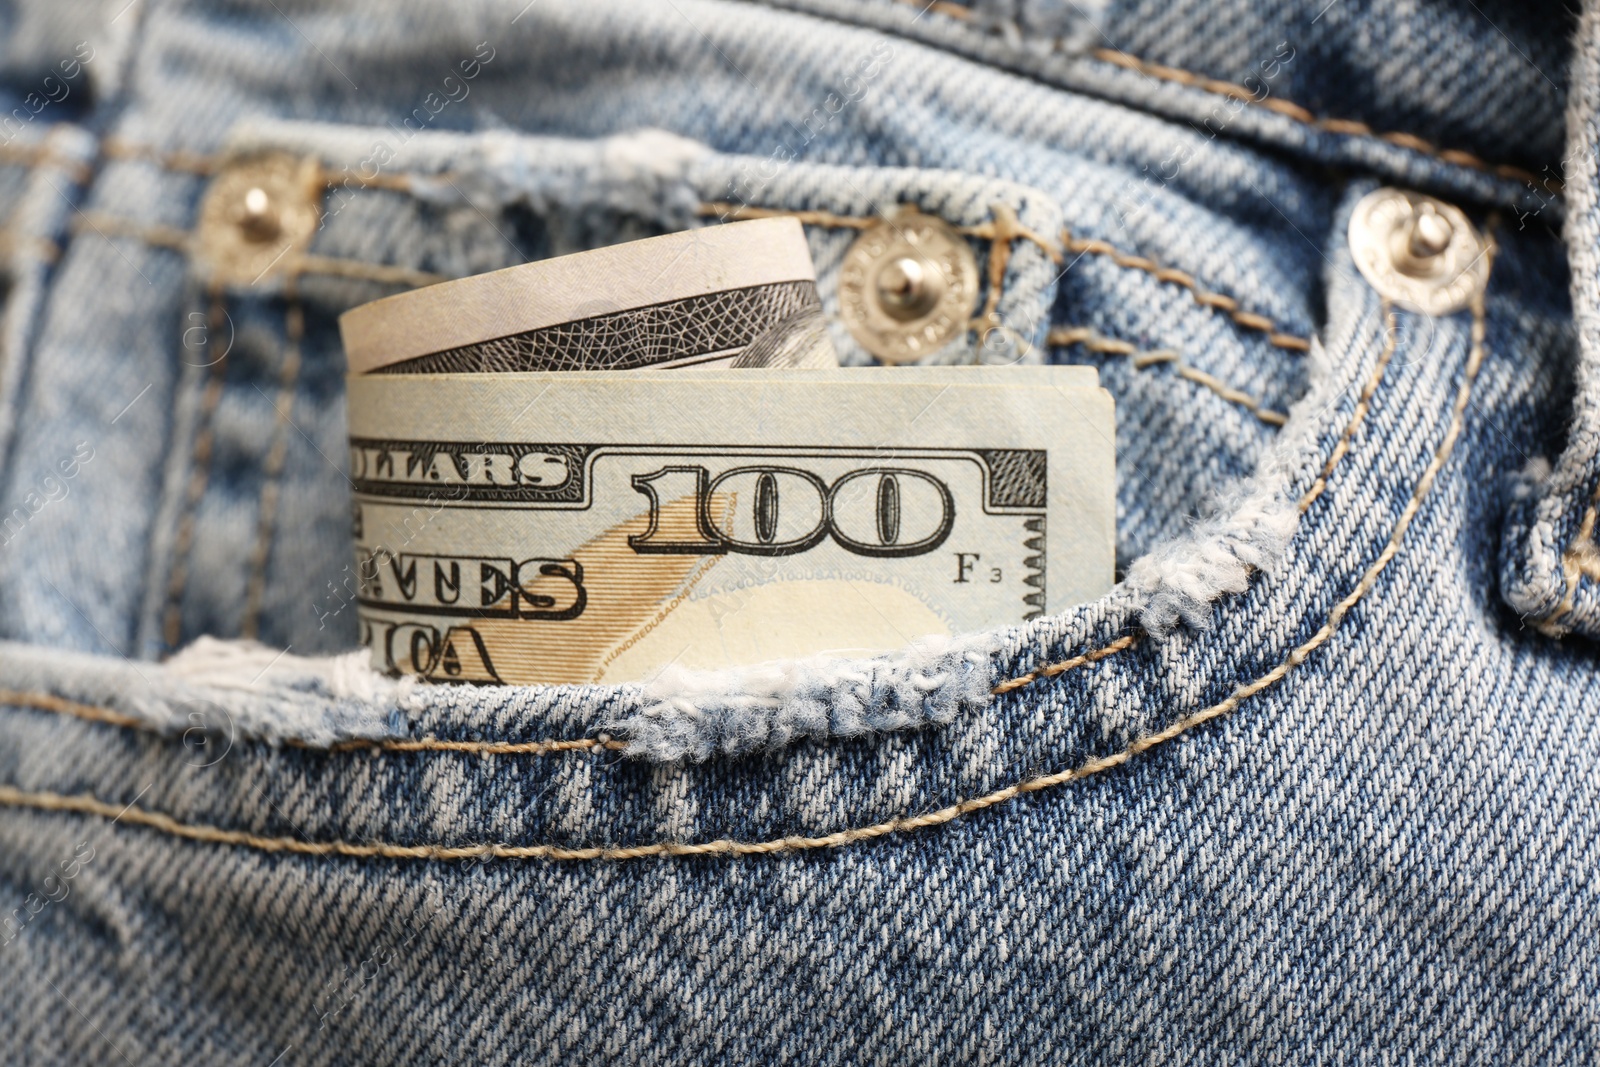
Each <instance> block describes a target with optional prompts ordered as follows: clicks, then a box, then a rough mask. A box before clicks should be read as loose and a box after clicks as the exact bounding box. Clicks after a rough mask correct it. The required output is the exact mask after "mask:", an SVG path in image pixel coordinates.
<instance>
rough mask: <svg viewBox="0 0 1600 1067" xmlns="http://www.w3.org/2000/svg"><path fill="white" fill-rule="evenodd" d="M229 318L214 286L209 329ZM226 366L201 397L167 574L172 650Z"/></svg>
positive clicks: (214, 369)
mask: <svg viewBox="0 0 1600 1067" xmlns="http://www.w3.org/2000/svg"><path fill="white" fill-rule="evenodd" d="M226 316H227V308H226V307H225V306H224V305H223V296H222V290H221V289H220V288H218V287H215V286H213V287H212V289H211V307H210V311H209V313H208V315H207V329H208V330H209V331H210V333H211V334H212V335H213V336H216V335H218V334H220V333H221V331H222V327H223V321H224V319H225V318H226ZM226 363H227V361H226V360H224V359H218V360H215V361H213V362H212V364H211V366H210V368H209V373H208V374H207V375H206V387H205V392H204V393H203V394H202V396H201V401H200V425H199V426H198V427H196V429H195V435H194V444H193V450H192V451H191V453H190V457H189V482H188V485H187V486H186V487H185V490H184V498H183V507H182V513H181V515H180V516H179V519H178V533H177V536H176V538H175V539H174V542H173V546H172V569H171V570H170V571H169V572H168V574H167V597H166V605H165V608H164V611H163V616H162V624H161V635H162V640H163V641H164V642H165V643H166V645H167V647H168V648H177V647H178V642H179V641H180V640H181V639H182V637H183V590H184V587H185V585H187V584H188V579H189V548H190V546H191V545H192V544H193V543H194V526H195V510H196V509H197V508H198V507H199V506H200V498H201V497H203V496H205V492H206V483H207V482H208V481H209V480H210V478H211V450H212V446H213V444H214V442H215V437H216V434H215V425H214V422H215V420H214V416H215V415H216V411H217V404H218V403H219V402H220V401H221V400H222V382H223V377H224V374H225V371H224V367H225V365H226Z"/></svg>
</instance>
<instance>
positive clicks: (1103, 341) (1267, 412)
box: [1045, 326, 1289, 426]
mask: <svg viewBox="0 0 1600 1067" xmlns="http://www.w3.org/2000/svg"><path fill="white" fill-rule="evenodd" d="M1045 343H1046V344H1049V345H1055V346H1059V347H1066V346H1068V345H1082V346H1083V347H1084V348H1087V349H1088V350H1089V351H1091V352H1097V353H1101V354H1103V355H1112V356H1128V357H1129V358H1130V359H1131V361H1132V363H1133V366H1134V369H1135V370H1144V369H1145V368H1146V367H1154V366H1156V365H1157V364H1161V363H1168V364H1171V365H1172V369H1173V372H1174V373H1175V374H1177V375H1178V376H1179V377H1180V378H1184V379H1186V380H1187V381H1191V382H1194V383H1195V384H1196V385H1203V386H1205V387H1206V388H1207V389H1209V390H1211V391H1212V392H1213V393H1216V394H1217V395H1218V396H1220V397H1221V398H1222V399H1224V400H1227V401H1230V402H1231V403H1234V404H1238V405H1239V406H1240V407H1242V408H1244V409H1245V410H1246V411H1248V412H1249V413H1250V414H1252V415H1254V416H1255V417H1256V418H1258V419H1260V420H1261V421H1262V422H1264V423H1266V424H1267V425H1268V426H1282V425H1284V424H1285V423H1287V422H1288V421H1289V416H1287V415H1285V414H1284V413H1283V412H1281V411H1274V410H1272V409H1271V408H1268V407H1264V406H1263V403H1262V400H1261V398H1260V397H1257V396H1253V395H1252V394H1250V393H1247V392H1245V391H1243V390H1242V389H1236V388H1234V387H1233V386H1231V385H1229V384H1227V383H1226V382H1224V381H1222V380H1221V379H1220V378H1217V377H1216V376H1215V375H1212V374H1208V373H1206V372H1205V371H1203V370H1200V369H1199V368H1198V367H1193V366H1190V365H1189V364H1188V363H1186V362H1184V359H1183V356H1182V355H1181V354H1180V353H1178V352H1177V351H1176V350H1175V349H1171V348H1158V349H1150V350H1144V349H1140V348H1139V347H1138V346H1136V345H1134V344H1131V343H1130V342H1128V341H1118V340H1115V339H1113V338H1110V337H1106V336H1104V335H1103V334H1101V333H1100V332H1099V331H1097V330H1095V329H1093V328H1092V327H1089V326H1062V327H1058V328H1056V329H1053V330H1051V331H1050V332H1049V333H1048V334H1047V335H1046V336H1045Z"/></svg>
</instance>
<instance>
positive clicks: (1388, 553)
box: [0, 238, 1494, 860]
mask: <svg viewBox="0 0 1600 1067" xmlns="http://www.w3.org/2000/svg"><path fill="white" fill-rule="evenodd" d="M1493 253H1494V244H1493V239H1492V238H1491V239H1490V244H1489V251H1488V254H1489V255H1490V256H1491V257H1492V256H1493ZM1486 318H1487V315H1486V311H1485V303H1484V294H1483V293H1482V292H1479V293H1478V294H1477V295H1476V296H1475V297H1474V298H1473V301H1472V343H1471V348H1470V351H1469V352H1468V354H1467V361H1466V366H1465V367H1464V368H1463V372H1462V380H1461V385H1460V387H1459V388H1458V389H1457V390H1456V398H1455V403H1454V405H1453V406H1452V408H1451V413H1450V423H1449V427H1448V428H1447V429H1446V431H1445V435H1444V439H1443V440H1442V441H1440V442H1439V445H1438V447H1437V448H1436V449H1435V450H1434V454H1433V458H1432V459H1431V460H1430V461H1429V462H1428V466H1427V467H1426V468H1425V469H1424V470H1423V472H1422V476H1421V477H1420V478H1419V479H1418V480H1417V484H1416V485H1415V487H1414V488H1413V489H1412V492H1411V499H1410V500H1408V501H1407V502H1406V505H1405V507H1404V508H1403V509H1402V510H1401V513H1400V517H1399V518H1398V519H1397V520H1396V521H1395V526H1394V529H1393V531H1392V532H1391V533H1390V535H1389V540H1388V542H1387V543H1386V544H1385V545H1384V547H1383V549H1382V551H1380V552H1379V553H1378V556H1377V558H1376V559H1374V560H1373V561H1372V562H1371V563H1370V564H1368V566H1367V569H1366V570H1365V571H1364V572H1363V573H1362V575H1361V578H1360V579H1359V580H1358V581H1357V582H1356V585H1355V587H1354V588H1353V589H1351V591H1350V592H1349V593H1348V594H1346V596H1345V597H1344V599H1343V600H1341V601H1339V603H1338V604H1336V605H1334V607H1333V610H1332V611H1331V612H1329V614H1328V618H1327V621H1326V622H1324V623H1323V624H1322V626H1321V627H1320V628H1319V629H1318V630H1317V631H1316V632H1315V633H1314V634H1312V635H1311V636H1310V637H1308V638H1307V639H1306V640H1305V641H1303V642H1301V644H1299V645H1298V646H1296V647H1295V648H1294V649H1293V650H1291V651H1290V652H1289V654H1288V656H1286V657H1285V658H1284V659H1283V661H1282V662H1280V663H1279V664H1278V665H1277V666H1276V667H1274V668H1273V669H1272V670H1270V671H1268V672H1267V673H1266V674H1263V675H1262V676H1260V677H1259V678H1257V679H1255V680H1254V681H1252V682H1247V683H1245V684H1244V685H1241V686H1239V687H1238V688H1236V689H1235V690H1234V691H1233V692H1232V693H1231V694H1229V695H1228V697H1227V698H1225V699H1224V700H1222V701H1219V702H1218V703H1216V704H1213V705H1211V706H1210V707H1207V708H1202V709H1201V710H1199V711H1196V712H1193V713H1191V714H1189V715H1186V716H1184V717H1183V718H1181V719H1178V720H1177V721H1176V722H1173V723H1172V724H1171V725H1169V726H1167V727H1166V728H1165V729H1162V730H1160V731H1158V732H1156V733H1154V734H1147V735H1146V736H1144V737H1141V738H1139V739H1138V740H1136V741H1134V742H1132V743H1131V744H1129V745H1128V746H1127V747H1125V748H1123V749H1122V750H1121V751H1118V752H1115V753H1112V754H1111V755H1109V756H1101V757H1098V758H1096V759H1091V760H1088V761H1087V762H1085V763H1082V764H1079V765H1078V766H1076V767H1072V768H1068V769H1067V770H1064V771H1058V772H1056V773H1054V774H1047V775H1042V776H1039V777H1036V778H1030V779H1028V780H1026V781H1023V782H1019V783H1017V784H1016V785H1010V786H1006V787H1005V788H1003V789H997V790H995V791H993V792H991V793H987V794H985V795H983V796H980V797H974V798H972V799H970V800H962V801H957V802H956V803H954V804H951V805H949V806H947V807H944V808H940V809H939V810H937V811H931V812H927V813H925V814H922V815H915V816H910V817H907V818H896V819H890V820H888V821H886V822H881V823H876V824H874V825H872V826H862V827H857V828H854V829H850V830H840V831H838V832H836V833H832V834H827V835H824V836H821V837H803V836H790V837H780V838H775V839H773V840H770V841H732V840H727V839H722V840H717V841H707V842H702V843H697V844H683V843H679V842H673V841H663V842H658V843H656V844H650V845H639V846H634V847H626V848H614V847H592V848H565V847H561V846H557V845H504V844H478V845H454V846H451V845H396V844H389V843H384V842H354V841H341V840H335V841H306V840H302V839H300V838H294V837H267V836H264V835H260V834H252V833H248V832H246V831H242V830H228V829H224V828H222V827H218V826H209V825H204V824H195V823H183V822H179V821H178V820H177V819H174V818H172V817H171V816H170V815H165V814H162V813H161V812H156V811H150V810H147V809H144V808H139V807H135V806H132V805H128V806H126V807H122V808H119V807H118V806H117V805H114V804H109V803H107V802H106V801H103V800H100V799H98V798H96V797H93V796H87V795H79V796H67V795H64V794H61V793H51V792H26V791H23V790H20V789H17V788H15V787H13V786H0V805H3V806H7V807H21V808H32V809H35V810H40V811H67V812H75V813H79V814H88V815H99V816H102V817H105V818H118V819H120V820H122V821H125V822H128V823H131V824H134V825H138V826H145V827H148V828H150V829H154V830H158V831H160V832H163V833H166V834H169V835H172V836H175V837H181V838H186V839H189V840H194V841H206V842H212V843H217V844H231V845H240V846H244V847H248V848H255V849H258V850H261V851H267V852H293V853H301V854H306V855H316V856H347V857H353V858H372V857H380V858H385V859H430V860H451V859H481V858H493V859H549V860H599V859H616V860H621V859H639V858H644V857H649V856H710V855H723V856H727V855H735V856H748V855H760V854H767V853H774V852H788V851H800V850H806V849H816V848H832V847H838V846H841V845H849V844H854V843H857V842H860V841H869V840H872V839H875V838H879V837H883V836H886V835H888V834H892V833H899V832H903V831H906V830H916V829H922V828H925V827H929V826H940V825H943V824H945V823H949V822H953V821H954V820H955V819H958V818H960V817H961V816H963V815H968V814H970V813H972V812H976V811H983V810H985V809H987V808H992V807H994V806H996V805H998V804H1003V803H1005V802H1007V801H1009V800H1013V799H1015V798H1016V797H1019V796H1022V795H1023V794H1025V793H1037V792H1040V791H1042V790H1045V789H1051V788H1054V787H1055V786H1058V785H1063V784H1065V783H1067V782H1071V781H1077V780H1081V779H1084V778H1088V777H1090V776H1091V775H1094V774H1098V773H1100V772H1101V771H1106V770H1110V769H1111V768H1113V767H1117V766H1120V765H1121V764H1123V763H1126V762H1128V761H1129V760H1130V759H1132V758H1133V757H1134V756H1137V755H1139V754H1141V753H1143V752H1147V751H1149V750H1150V749H1152V748H1155V747H1156V746H1158V745H1161V744H1164V743H1165V742H1167V741H1170V740H1172V739H1173V738H1176V737H1179V736H1181V735H1183V734H1185V733H1187V732H1188V731H1190V730H1192V729H1194V728H1195V727H1197V726H1200V725H1202V724H1204V723H1207V722H1209V721H1211V720H1212V719H1215V718H1218V717H1220V716H1222V715H1225V714H1227V713H1229V712H1231V711H1233V710H1234V709H1235V708H1237V707H1238V706H1239V705H1240V704H1242V703H1243V702H1244V701H1245V700H1247V699H1249V698H1250V697H1252V696H1254V695H1256V694H1257V693H1260V692H1261V691H1262V690H1264V689H1267V688H1269V687H1271V686H1272V685H1274V684H1275V683H1277V682H1278V681H1280V680H1281V679H1282V678H1284V677H1285V676H1286V675H1288V674H1289V673H1290V672H1291V671H1293V670H1294V669H1295V668H1296V667H1298V666H1299V665H1300V664H1302V663H1304V662H1305V660H1306V658H1307V657H1308V656H1309V655H1310V654H1311V653H1312V652H1314V651H1316V650H1317V649H1318V648H1320V647H1321V646H1322V645H1323V644H1325V643H1327V641H1328V640H1329V638H1331V637H1332V636H1333V634H1334V632H1335V631H1336V630H1337V629H1338V628H1339V625H1340V624H1341V623H1342V622H1343V621H1344V618H1345V616H1346V615H1348V614H1349V612H1350V609H1351V608H1353V607H1354V606H1355V605H1356V604H1358V603H1360V601H1361V600H1362V598H1364V597H1365V596H1366V595H1367V594H1368V593H1369V592H1371V591H1372V589H1373V587H1374V586H1375V585H1377V582H1378V578H1379V576H1380V575H1381V574H1382V573H1383V571H1384V569H1385V568H1386V567H1388V565H1389V562H1390V561H1391V560H1392V559H1394V557H1395V555H1396V554H1397V553H1398V552H1399V550H1400V542H1401V540H1402V539H1403V538H1404V536H1405V534H1406V531H1407V530H1408V529H1409V528H1410V526H1411V522H1412V520H1413V519H1414V518H1415V517H1416V515H1417V512H1418V511H1419V510H1420V509H1421V506H1422V501H1423V498H1424V497H1426V496H1427V494H1428V493H1429V492H1430V491H1431V490H1432V488H1433V485H1434V482H1435V480H1436V479H1437V478H1438V475H1439V472H1440V471H1441V470H1443V469H1444V465H1445V463H1446V462H1447V461H1448V460H1449V458H1450V455H1451V453H1452V452H1454V450H1455V446H1456V442H1457V440H1459V438H1460V436H1461V428H1462V426H1463V424H1464V422H1465V415H1466V410H1467V405H1468V402H1469V401H1470V400H1471V398H1472V387H1473V385H1474V383H1475V382H1476V381H1477V378H1478V371H1479V369H1480V368H1481V367H1482V366H1483V360H1484V338H1485V336H1486V333H1487V329H1486V323H1485V320H1486ZM1389 334H1390V336H1391V337H1392V336H1393V331H1389ZM1388 347H1390V346H1386V348H1388ZM1374 377H1375V378H1376V375H1375V376H1374ZM1363 414H1364V412H1363ZM1354 424H1355V420H1352V427H1351V429H1350V430H1349V431H1347V432H1354V429H1353V428H1354ZM1319 492H1320V491H1319ZM1308 497H1309V494H1308ZM1313 499H1314V498H1313ZM1114 643H1115V642H1114Z"/></svg>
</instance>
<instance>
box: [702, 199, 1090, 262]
mask: <svg viewBox="0 0 1600 1067" xmlns="http://www.w3.org/2000/svg"><path fill="white" fill-rule="evenodd" d="M1000 208H1003V209H1004V214H1003V215H1001V214H996V215H995V217H994V219H993V220H992V221H989V222H981V223H979V224H977V225H976V226H957V225H955V224H954V223H951V222H948V221H946V222H945V225H947V226H949V227H950V228H951V229H952V230H954V231H956V232H957V233H959V234H961V235H962V236H963V237H977V238H979V239H981V240H985V241H994V242H996V243H1000V242H1005V243H1007V244H1009V243H1010V242H1011V241H1013V240H1015V239H1017V238H1022V239H1023V240H1026V241H1031V242H1033V243H1034V244H1036V245H1038V246H1039V248H1040V249H1041V250H1042V251H1043V252H1044V254H1045V255H1047V256H1049V257H1050V262H1052V263H1060V262H1061V246H1060V245H1058V244H1056V243H1055V242H1054V241H1051V240H1049V239H1048V238H1046V237H1044V236H1043V235H1042V234H1040V233H1038V232H1037V231H1035V230H1031V229H1029V228H1028V227H1026V226H1024V225H1022V224H1021V223H1020V222H1018V221H1017V216H1016V212H1014V211H1012V210H1011V207H1010V205H1008V204H995V205H993V206H992V207H991V208H990V209H989V210H990V211H991V212H995V211H996V209H1000ZM919 210H920V209H919ZM695 214H697V215H699V216H700V217H701V218H715V219H720V220H722V221H723V222H727V221H729V220H732V221H735V222H743V221H745V220H746V219H776V218H792V219H797V220H799V221H800V222H801V223H804V224H805V225H808V226H819V227H822V228H823V229H833V230H870V229H872V228H873V227H875V226H881V225H883V224H884V223H885V222H886V221H888V220H886V219H885V218H884V217H882V216H879V215H841V214H839V213H837V212H834V211H821V210H814V209H810V210H808V209H789V208H775V207H757V206H755V205H754V204H734V203H730V202H728V201H726V200H708V201H706V202H705V203H703V204H701V205H700V206H699V207H698V208H696V209H695ZM934 217H935V218H938V217H939V216H937V215H936V216H934Z"/></svg>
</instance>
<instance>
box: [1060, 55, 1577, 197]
mask: <svg viewBox="0 0 1600 1067" xmlns="http://www.w3.org/2000/svg"><path fill="white" fill-rule="evenodd" d="M1091 54H1092V55H1093V56H1094V57H1095V58H1096V59H1098V60H1101V61H1102V62H1105V63H1111V64H1114V65H1115V66H1119V67H1122V68H1123V69H1124V70H1132V71H1136V72H1137V73H1140V74H1144V75H1147V76H1148V77H1151V78H1155V79H1156V80H1158V81H1168V82H1176V83H1177V84H1179V85H1187V86H1190V87H1192V88H1198V89H1203V90H1205V91H1206V92H1210V93H1215V94H1218V95H1221V96H1227V97H1230V98H1231V99H1234V100H1241V101H1243V102H1244V103H1247V104H1252V105H1254V106H1256V107H1261V108H1265V109H1266V110H1268V111H1272V112H1275V113H1276V114H1279V115H1283V116H1285V117H1286V118H1290V119H1293V120H1294V121H1295V122H1298V123H1300V124H1302V125H1305V126H1312V127H1315V128H1316V129H1319V130H1322V131H1324V132H1325V133H1336V134H1344V135H1348V136H1351V137H1366V138H1369V139H1372V140H1378V141H1384V142H1386V143H1388V144H1392V145H1395V146H1397V147H1400V148H1408V149H1410V150H1411V151H1413V152H1419V153H1421V154H1422V155H1425V156H1433V157H1435V158H1436V159H1440V160H1442V161H1444V162H1446V163H1452V164H1455V165H1457V166H1463V167H1468V168H1470V169H1472V170H1481V171H1484V172H1486V173H1489V174H1494V175H1497V176H1498V177H1501V178H1510V179H1513V180H1515V181H1521V182H1529V183H1532V184H1536V185H1542V186H1543V187H1544V188H1546V189H1548V190H1549V191H1550V192H1560V191H1561V188H1562V183H1561V181H1560V179H1558V178H1540V177H1538V176H1537V175H1535V174H1533V173H1532V172H1531V171H1527V170H1524V169H1523V168H1521V167H1515V166H1511V165H1509V164H1497V163H1490V162H1488V161H1487V160H1485V159H1483V158H1481V157H1480V156H1477V155H1474V154H1473V153H1471V152H1464V151H1462V150H1460V149H1456V148H1440V147H1439V146H1437V145H1435V144H1434V143H1433V142H1432V141H1427V140H1424V139H1423V138H1421V137H1418V136H1416V135H1415V134H1410V133H1380V132H1378V131H1377V130H1375V129H1373V128H1372V127H1371V126H1369V125H1367V124H1366V123H1365V122H1358V121H1355V120H1353V119H1328V118H1317V117H1316V116H1315V115H1314V114H1312V113H1311V112H1310V111H1308V110H1306V109H1305V108H1303V107H1301V106H1300V105H1299V104H1293V103H1290V102H1289V101H1287V100H1280V99H1277V98H1276V97H1268V98H1266V99H1263V100H1257V99H1256V98H1255V94H1254V93H1252V92H1251V91H1250V90H1249V89H1246V88H1245V87H1244V86H1242V85H1235V84H1233V83H1232V82H1225V81H1220V80H1218V79H1216V78H1207V77H1203V76H1202V75H1199V74H1193V73H1191V72H1189V71H1186V70H1180V69H1178V68H1177V67H1168V66H1164V65H1162V64H1160V63H1150V62H1147V61H1145V60H1142V59H1139V58H1138V57H1137V56H1131V55H1129V54H1128V53H1126V52H1119V51H1117V50H1116V49H1114V48H1096V49H1095V50H1094V51H1093V52H1092V53H1091Z"/></svg>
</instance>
